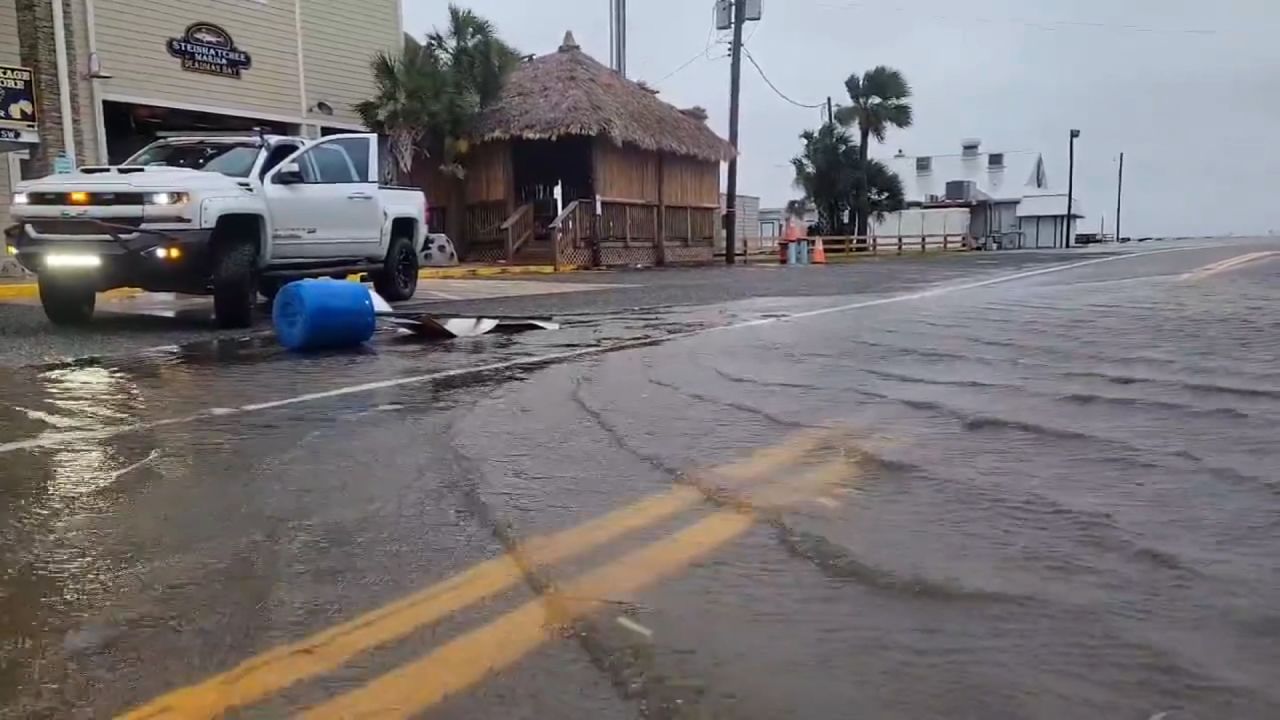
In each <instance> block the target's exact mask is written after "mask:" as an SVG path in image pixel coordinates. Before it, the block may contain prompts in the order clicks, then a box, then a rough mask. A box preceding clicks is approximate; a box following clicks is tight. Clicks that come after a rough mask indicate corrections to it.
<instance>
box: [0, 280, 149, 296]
mask: <svg viewBox="0 0 1280 720" xmlns="http://www.w3.org/2000/svg"><path fill="white" fill-rule="evenodd" d="M142 292H143V291H142V290H139V289H138V288H116V289H115V290H108V291H106V292H104V293H98V294H99V295H101V296H103V297H105V298H108V299H112V300H116V299H119V298H127V297H134V296H135V295H141V294H142ZM36 297H40V287H39V286H38V285H36V284H35V283H0V300H27V299H29V298H36Z"/></svg>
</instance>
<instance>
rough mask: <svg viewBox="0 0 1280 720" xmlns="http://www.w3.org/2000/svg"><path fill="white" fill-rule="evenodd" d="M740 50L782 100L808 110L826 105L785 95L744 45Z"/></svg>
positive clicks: (824, 102)
mask: <svg viewBox="0 0 1280 720" xmlns="http://www.w3.org/2000/svg"><path fill="white" fill-rule="evenodd" d="M742 52H743V53H744V54H746V56H747V60H748V61H750V62H751V66H752V67H754V68H755V69H756V72H758V73H760V79H762V80H764V82H765V84H766V85H768V86H769V88H770V89H771V90H773V91H774V92H775V93H777V95H778V97H780V98H782V99H783V100H786V101H787V102H789V103H791V104H792V105H795V106H796V107H802V108H805V109H808V110H812V109H814V108H820V107H824V106H826V104H827V103H826V101H823V102H820V103H815V104H813V105H807V104H805V103H802V102H798V101H796V100H792V99H791V98H789V97H787V94H786V93H784V92H782V91H781V90H779V89H778V86H777V85H774V84H773V81H772V80H770V79H769V76H768V75H765V74H764V70H763V69H762V68H761V67H760V63H758V62H756V59H755V57H753V56H752V55H751V51H750V50H748V49H747V48H746V46H745V45H744V46H743V48H742Z"/></svg>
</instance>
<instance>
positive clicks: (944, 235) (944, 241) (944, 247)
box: [942, 215, 947, 252]
mask: <svg viewBox="0 0 1280 720" xmlns="http://www.w3.org/2000/svg"><path fill="white" fill-rule="evenodd" d="M942 251H943V252H946V251H947V216H946V215H943V216H942Z"/></svg>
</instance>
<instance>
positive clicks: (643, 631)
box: [618, 615, 653, 640]
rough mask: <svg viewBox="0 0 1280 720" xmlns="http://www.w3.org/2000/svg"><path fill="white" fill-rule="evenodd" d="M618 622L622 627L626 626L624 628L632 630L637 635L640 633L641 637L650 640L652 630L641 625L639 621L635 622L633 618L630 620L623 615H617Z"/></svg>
mask: <svg viewBox="0 0 1280 720" xmlns="http://www.w3.org/2000/svg"><path fill="white" fill-rule="evenodd" d="M618 624H619V625H621V626H622V627H624V628H626V629H628V630H630V631H631V632H633V633H635V634H637V635H640V636H641V637H643V638H645V639H646V640H652V639H653V631H652V630H650V629H649V628H647V627H645V626H643V625H641V624H640V623H638V622H636V621H635V620H632V619H631V618H629V617H626V616H625V615H619V616H618Z"/></svg>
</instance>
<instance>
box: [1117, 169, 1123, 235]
mask: <svg viewBox="0 0 1280 720" xmlns="http://www.w3.org/2000/svg"><path fill="white" fill-rule="evenodd" d="M1123 198H1124V153H1120V174H1119V175H1117V176H1116V242H1120V201H1121V199H1123Z"/></svg>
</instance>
